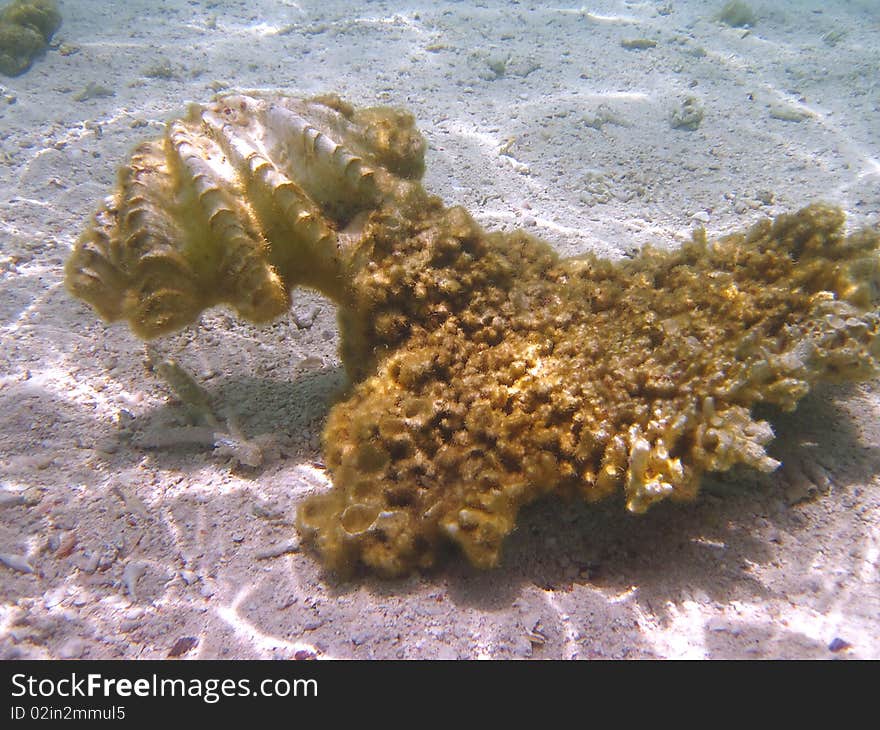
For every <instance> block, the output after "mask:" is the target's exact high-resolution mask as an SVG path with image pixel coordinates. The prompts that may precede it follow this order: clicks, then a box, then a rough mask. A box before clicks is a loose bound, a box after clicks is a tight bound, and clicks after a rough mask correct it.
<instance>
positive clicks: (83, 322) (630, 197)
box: [0, 0, 880, 659]
mask: <svg viewBox="0 0 880 730" xmlns="http://www.w3.org/2000/svg"><path fill="white" fill-rule="evenodd" d="M717 4H718V6H719V7H720V6H721V5H722V4H723V3H722V2H721V1H720V0H719V2H718V3H717ZM751 5H752V7H753V8H754V10H755V12H756V14H757V17H758V21H757V23H756V25H755V27H754V28H752V29H744V28H731V27H728V26H725V25H723V24H721V23H719V22H717V20H715V19H713V17H712V11H713V8H712V7H709V6H710V4H709V3H705V2H699V1H697V0H689V1H684V0H673V1H672V2H611V1H608V2H585V3H581V2H578V3H566V2H561V3H555V4H547V3H539V2H494V1H489V0H487V1H486V2H480V3H466V2H434V1H428V0H414V1H413V2H409V3H393V2H381V1H380V2H366V3H354V2H338V1H336V0H320V2H313V1H311V0H303V1H302V2H292V1H290V2H283V1H282V2H270V1H269V0H259V1H257V2H251V1H248V2H244V1H242V2H232V1H227V2H197V1H194V2H189V1H186V0H168V1H167V2H157V1H154V0H150V1H147V0H133V1H130V2H125V3H116V2H98V1H97V0H95V1H87V0H81V1H79V2H74V1H73V0H67V1H66V2H62V3H61V10H62V14H63V17H64V22H63V25H62V27H61V29H60V30H59V32H58V33H57V34H56V37H55V39H54V41H53V47H52V48H51V49H50V50H49V52H48V53H47V54H46V55H45V56H44V57H42V58H40V59H38V60H37V61H36V63H35V64H34V66H33V67H32V69H31V70H30V71H28V72H27V73H25V74H24V75H22V76H20V77H17V78H12V79H9V78H2V77H0V277H2V286H0V326H2V350H0V482H2V483H0V657H2V658H52V657H54V658H161V657H166V656H169V655H179V656H184V657H192V658H269V657H274V658H294V657H297V658H302V657H310V656H318V657H330V658H477V657H492V658H526V657H532V658H581V659H587V658H641V657H646V658H650V657H662V658H666V657H697V658H703V657H705V658H731V657H736V658H793V657H807V658H813V657H815V658H819V657H859V658H880V568H878V566H880V509H878V506H880V490H878V486H880V485H878V473H880V427H878V422H880V419H878V415H880V382H878V381H873V382H869V383H864V384H861V385H858V386H850V387H834V388H831V387H826V388H823V389H821V390H818V391H816V392H815V393H813V394H812V395H811V396H809V397H808V398H807V399H805V400H804V401H803V403H802V404H801V406H800V407H799V408H798V410H797V411H796V412H795V413H793V414H785V415H780V414H777V413H767V414H764V416H765V417H767V418H769V419H770V420H771V422H772V423H773V424H774V427H775V429H776V433H777V438H776V440H775V442H774V443H773V444H772V445H771V447H770V453H771V455H772V456H773V457H774V458H777V459H779V460H781V461H782V462H783V467H782V468H781V469H780V470H778V471H777V472H776V473H774V474H770V475H760V474H757V473H755V472H752V471H749V470H746V469H741V470H739V469H738V470H735V471H733V472H731V473H728V474H723V475H717V476H716V477H714V478H713V479H710V480H708V481H707V482H706V484H705V486H704V489H703V492H702V494H701V496H700V499H699V500H698V501H697V502H695V503H693V504H690V505H665V504H664V505H660V506H658V507H655V508H654V509H652V510H651V511H650V512H649V513H648V514H647V515H645V516H639V517H636V516H632V515H628V514H626V513H625V511H624V509H623V505H622V503H621V502H619V501H614V502H613V503H609V504H606V505H600V506H598V507H597V506H587V505H582V504H562V505H560V504H557V503H546V504H540V505H536V506H534V507H532V508H530V509H528V510H526V511H524V513H523V515H522V520H521V523H520V528H519V530H518V531H517V532H516V533H515V534H514V535H513V536H512V537H511V538H510V540H509V541H508V543H507V545H506V551H505V555H504V560H503V563H502V565H501V567H500V568H498V569H497V570H494V571H490V572H485V573H482V572H478V571H475V570H473V569H471V568H469V567H467V566H466V565H464V564H463V563H462V562H460V561H455V560H450V561H448V562H447V563H445V564H444V565H442V566H441V567H440V568H439V569H438V570H436V571H434V572H432V573H430V574H428V575H422V576H413V577H410V578H408V579H405V580H397V581H391V582H388V581H380V580H377V579H374V578H371V577H362V578H357V579H355V580H351V581H347V582H340V581H339V580H337V579H335V578H334V577H333V576H332V575H328V574H326V573H325V572H323V571H322V570H321V567H320V565H319V564H318V563H317V562H316V559H315V556H314V555H313V554H312V553H310V552H309V551H308V550H306V549H301V548H300V546H299V543H298V541H297V539H296V534H295V531H294V529H293V526H292V524H291V522H292V518H293V515H294V512H295V509H296V505H297V504H298V503H299V502H300V501H301V499H302V498H303V497H304V496H305V495H307V494H310V493H313V492H314V491H315V490H321V489H326V488H327V486H328V482H327V479H326V477H325V476H324V473H323V471H322V469H321V455H320V449H319V434H320V429H321V426H322V423H323V419H324V418H325V416H326V413H327V409H328V407H329V404H330V403H331V402H332V399H333V398H334V396H335V395H336V394H337V393H338V392H339V390H340V388H341V387H342V386H343V385H344V377H343V373H342V372H341V370H340V367H339V361H338V358H337V356H336V347H337V333H336V326H335V320H334V313H333V310H332V308H331V307H330V306H329V305H328V303H327V302H325V301H324V300H322V299H321V298H320V297H318V296H316V295H313V294H310V293H307V292H302V293H300V294H298V295H297V296H296V297H295V302H294V309H293V312H292V313H291V315H290V316H289V317H286V318H282V319H281V320H280V321H278V322H276V323H274V324H272V325H270V326H266V327H254V326H250V325H247V324H243V323H241V322H238V321H236V320H235V319H234V318H233V317H232V316H231V314H230V313H228V312H225V311H222V310H217V311H212V312H209V313H208V314H206V315H205V316H204V317H203V318H202V320H201V323H200V324H199V326H198V327H192V328H190V329H188V330H187V331H185V332H183V333H181V334H179V335H176V336H174V337H169V338H166V339H164V340H163V341H162V342H160V343H159V344H158V347H159V348H160V349H161V350H162V352H163V353H164V354H167V355H170V356H173V357H174V358H176V359H177V361H178V362H180V363H181V364H182V365H183V366H184V367H186V368H187V369H188V370H189V371H190V372H192V373H193V374H194V375H195V376H196V377H197V378H198V379H199V381H200V382H201V383H202V384H204V386H205V387H206V388H207V389H208V391H209V392H210V394H211V396H212V398H213V399H214V402H215V403H216V404H218V407H219V408H220V409H221V410H222V412H223V413H224V414H225V416H226V417H227V418H228V419H229V422H230V423H234V424H235V428H236V429H237V432H239V433H240V434H241V435H242V438H245V439H247V440H248V442H249V443H254V444H257V445H258V446H259V457H260V460H261V463H260V465H259V466H257V467H249V466H246V465H245V466H243V465H241V464H240V463H237V462H236V458H235V457H236V450H235V449H228V448H212V445H211V444H210V443H205V442H203V441H200V440H199V438H197V437H195V436H192V434H193V433H194V432H193V431H192V430H191V429H187V419H188V414H187V412H186V409H185V408H183V407H182V406H181V405H180V404H179V403H177V402H175V401H174V400H173V398H172V397H171V396H170V393H169V391H168V388H167V386H166V385H165V384H164V383H163V382H162V381H160V380H159V379H157V378H156V377H155V376H154V375H152V374H151V373H150V372H149V370H148V368H147V367H146V362H147V360H146V357H145V353H144V347H143V344H142V343H140V342H139V341H137V340H136V339H135V338H134V337H133V336H132V335H131V334H130V333H129V332H128V330H127V329H126V328H125V327H124V326H123V325H114V326H109V327H108V326H106V325H104V324H103V323H101V322H100V321H99V320H98V319H97V318H96V316H95V315H94V313H93V312H92V311H91V310H90V309H88V308H87V307H86V306H84V305H83V304H81V303H79V302H76V301H73V300H72V299H71V298H70V297H69V296H68V295H67V293H66V291H65V289H64V287H63V285H62V267H63V262H64V260H65V258H66V256H67V254H68V252H69V251H70V249H71V246H72V245H73V242H74V241H75V239H76V237H77V236H78V234H79V232H80V231H81V230H82V228H83V227H84V225H85V223H86V221H87V219H88V216H89V215H90V213H91V212H92V211H93V210H94V209H95V207H96V206H97V204H98V202H99V201H100V200H101V199H102V197H103V196H105V195H106V194H107V193H108V192H109V191H110V189H111V187H112V184H113V181H114V177H115V174H116V169H117V168H118V166H119V165H121V164H122V163H123V162H124V161H125V159H126V157H127V155H128V154H129V152H130V150H131V148H132V147H133V146H134V144H135V143H136V142H138V141H139V140H142V139H144V138H148V137H150V136H156V135H158V134H159V133H160V132H161V129H162V124H163V122H164V121H165V120H167V119H168V118H171V117H172V116H174V115H179V114H180V113H181V112H182V111H183V110H184V109H185V106H186V104H187V103H188V102H190V101H198V100H206V99H208V98H210V96H211V95H212V94H213V93H214V92H215V91H217V90H222V89H227V88H228V89H254V88H260V89H280V90H285V91H289V92H292V93H302V94H314V93H320V92H327V91H335V92H338V93H340V94H342V95H343V96H344V97H346V98H348V99H350V100H351V101H353V102H355V103H358V104H376V103H382V104H395V105H400V106H405V107H408V108H409V109H411V110H412V111H413V112H414V113H415V115H416V117H417V119H418V123H419V126H420V128H421V129H422V131H423V132H424V134H425V136H426V137H427V139H428V142H429V150H428V155H427V161H428V172H427V175H426V177H425V186H426V187H427V188H428V189H429V190H431V191H433V192H435V193H437V194H438V195H440V196H441V197H443V198H444V199H445V201H446V202H447V203H448V204H453V203H457V204H462V205H464V206H465V207H466V208H467V209H468V210H470V211H471V212H472V213H473V214H474V215H475V217H476V218H477V220H478V221H479V222H480V223H482V224H483V225H484V226H486V227H487V228H489V229H511V228H514V227H524V228H526V229H527V230H529V231H530V232H533V233H534V234H536V235H539V236H541V237H543V238H545V239H547V240H549V241H551V242H552V243H553V244H554V245H555V246H556V247H557V248H558V249H559V250H560V251H561V252H563V253H565V254H572V253H576V252H582V251H587V250H592V251H595V252H598V253H600V254H603V255H607V256H614V257H619V256H622V255H628V254H631V253H632V252H633V251H635V250H637V249H638V248H639V247H640V246H642V245H643V244H645V243H648V242H651V243H654V244H655V245H658V246H675V245H678V244H679V243H680V242H681V241H683V240H685V239H686V238H687V237H689V236H690V231H691V230H692V229H693V228H694V227H695V226H697V225H705V226H706V228H707V229H708V230H709V231H710V233H712V234H718V233H725V232H728V231H731V230H734V229H738V228H741V227H743V226H746V225H748V224H750V223H752V222H754V221H756V220H758V219H760V218H761V217H764V216H767V215H774V214H777V213H780V212H783V211H790V210H794V209H796V208H799V207H801V206H803V205H805V204H807V203H809V202H811V201H814V200H819V199H822V200H827V201H829V202H833V203H837V204H839V205H841V206H842V207H844V208H845V209H846V210H847V212H848V213H849V215H850V221H851V223H852V225H866V224H872V223H876V222H877V220H878V215H880V119H878V112H880V76H878V74H877V68H878V67H880V10H878V6H877V3H876V2H873V1H872V0H864V2H861V3H860V2H847V3H843V2H838V3H834V4H831V3H827V2H818V1H817V2H795V1H794V0H791V1H790V2H758V1H757V0H756V1H755V2H754V3H751ZM639 39H647V40H651V41H654V42H656V45H654V46H653V47H649V48H641V49H639V48H626V47H624V46H623V45H621V42H622V41H631V40H639ZM637 45H646V44H637ZM691 97H692V98H694V99H695V100H696V102H695V103H696V105H697V106H698V107H699V108H700V109H701V110H702V111H703V119H702V121H701V123H700V124H699V126H698V128H697V129H694V130H688V129H683V128H674V126H673V125H672V123H671V119H672V118H673V115H674V113H675V112H676V110H679V109H681V107H682V104H683V103H684V102H685V101H686V100H687V99H688V98H691ZM169 435H171V437H169Z"/></svg>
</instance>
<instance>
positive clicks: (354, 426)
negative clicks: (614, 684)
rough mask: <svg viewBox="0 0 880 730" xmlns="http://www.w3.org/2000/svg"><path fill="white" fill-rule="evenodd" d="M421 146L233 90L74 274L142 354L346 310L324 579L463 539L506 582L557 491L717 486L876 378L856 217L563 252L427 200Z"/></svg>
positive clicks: (123, 190)
mask: <svg viewBox="0 0 880 730" xmlns="http://www.w3.org/2000/svg"><path fill="white" fill-rule="evenodd" d="M424 149H425V145H424V141H423V139H422V138H421V136H420V135H419V133H418V132H417V130H416V129H415V126H414V122H413V118H412V117H411V116H410V115H409V114H407V113H405V112H401V111H398V110H394V109H389V108H373V109H363V110H355V109H353V108H352V107H351V106H349V105H347V104H345V103H344V102H342V101H340V100H339V99H338V98H336V97H323V98H318V99H311V100H299V99H293V98H289V97H284V96H269V95H254V94H252V95H229V96H223V97H220V98H218V99H217V100H215V101H214V102H213V103H211V104H208V105H204V106H194V107H193V108H192V109H191V110H190V112H189V114H188V116H187V117H186V118H185V119H183V120H179V121H173V122H171V123H170V124H169V125H168V128H167V132H166V134H165V136H164V137H162V138H161V139H159V140H156V141H153V142H149V143H146V144H143V145H141V146H140V147H139V148H137V150H136V151H135V153H134V156H133V157H132V160H131V162H130V163H129V165H128V166H127V167H125V168H124V169H123V170H122V172H121V174H120V182H119V188H118V190H117V191H116V193H115V194H114V195H113V196H112V197H111V198H110V199H108V201H107V203H106V204H105V206H104V207H103V208H102V209H101V210H100V211H99V212H98V213H97V215H96V217H95V219H94V221H93V224H92V225H91V226H90V227H89V228H88V229H87V230H86V232H85V233H84V235H83V236H82V238H81V239H80V241H79V243H78V244H77V246H76V249H75V251H74V253H73V255H72V256H71V258H70V260H69V262H68V265H67V285H68V287H69V289H70V290H71V291H72V292H73V293H74V294H75V295H77V296H79V297H81V298H83V299H85V300H87V301H88V302H90V303H91V304H92V305H93V306H94V307H95V308H96V309H97V310H98V312H99V313H100V314H101V315H102V316H103V317H105V318H106V319H111V320H112V319H118V318H124V319H127V320H128V321H129V323H130V325H131V327H132V329H133V330H134V331H135V332H136V333H138V334H139V335H141V336H143V337H153V336H156V335H159V334H162V333H164V332H168V331H171V330H173V329H175V328H178V327H181V326H183V325H185V324H187V323H189V322H192V321H194V320H195V319H196V317H197V316H198V314H199V312H200V311H201V310H202V309H203V308H204V307H207V306H211V305H214V304H218V303H226V304H229V305H231V306H232V307H233V308H235V309H236V310H237V311H238V312H239V314H241V316H243V317H245V318H247V319H249V320H252V321H264V320H267V319H270V318H272V317H275V316H277V315H279V314H281V313H282V312H284V311H286V309H287V307H288V301H289V299H288V298H289V292H290V290H291V289H292V288H293V287H296V286H307V287H312V288H315V289H317V290H319V291H321V292H323V293H324V294H326V295H327V296H328V297H329V298H331V299H332V300H333V301H334V302H336V304H337V306H338V312H339V326H340V332H341V336H342V346H341V350H342V352H341V354H342V359H343V362H344V364H345V366H346V368H347V371H348V373H349V374H350V376H351V379H352V385H351V388H350V391H349V393H348V395H347V397H346V398H345V399H344V400H342V401H341V402H339V403H338V404H337V405H336V406H335V407H334V408H333V409H332V411H331V413H330V415H329V418H328V422H327V425H326V429H325V432H324V453H325V460H326V464H327V467H328V470H329V472H330V474H331V476H332V478H333V483H334V486H333V488H332V489H331V490H330V491H329V492H327V493H326V494H321V495H317V496H314V497H311V498H310V499H308V500H307V501H306V502H305V503H304V504H303V505H302V506H301V508H300V510H299V514H298V518H297V524H298V526H299V529H300V530H301V532H302V533H303V534H304V535H305V536H306V537H307V538H308V539H309V540H310V541H311V543H312V544H313V545H314V546H315V547H316V548H317V550H318V552H319V553H320V555H321V556H322V558H323V560H324V561H325V563H326V564H327V565H328V566H330V567H331V568H334V569H336V570H340V571H345V570H349V569H351V568H353V567H355V566H356V565H358V564H363V565H366V566H368V567H369V568H371V569H373V570H375V571H377V572H379V573H381V574H383V575H398V574H402V573H406V572H408V571H410V570H412V569H414V568H422V567H427V566H430V565H432V564H433V563H434V562H435V561H436V559H437V556H438V554H439V551H440V549H441V547H442V546H443V545H444V544H448V543H454V544H456V545H458V546H459V548H460V549H461V550H462V551H463V552H464V554H465V555H466V556H467V558H468V559H469V560H470V561H471V562H472V563H473V564H474V565H476V566H479V567H490V566H493V565H496V564H497V563H498V560H499V556H500V551H501V547H502V543H503V541H504V538H505V536H506V535H508V534H509V533H510V532H511V531H512V530H513V529H514V526H515V523H516V517H517V512H518V510H519V508H520V507H521V506H523V505H525V504H527V503H529V502H531V501H533V500H535V499H537V498H539V497H542V496H545V495H555V496H561V497H571V496H577V495H580V496H581V497H583V498H584V499H586V500H589V501H594V500H599V499H602V498H605V497H609V496H611V495H615V494H622V496H623V498H624V499H625V502H626V506H627V508H628V509H629V510H631V511H633V512H642V511H644V510H646V509H647V508H648V507H649V506H650V505H652V504H654V503H655V502H657V501H659V500H663V499H673V500H688V499H692V498H694V496H695V495H696V494H697V490H698V486H699V482H700V478H701V476H702V475H703V474H704V473H705V472H709V471H723V470H726V469H729V468H730V467H731V466H733V465H734V464H737V463H742V464H747V465H750V466H752V467H755V468H757V469H760V470H763V471H770V470H772V469H774V468H776V466H778V464H777V462H776V461H774V460H773V459H772V458H771V457H769V456H768V455H767V453H766V452H765V450H764V447H765V445H766V444H767V443H768V441H770V439H771V438H772V436H773V432H772V430H771V428H770V426H769V424H768V423H766V422H765V421H761V420H756V419H754V418H753V417H752V414H751V409H752V407H753V406H754V405H756V404H759V403H768V404H773V405H776V406H778V407H780V408H782V409H784V410H790V409H793V408H794V407H795V406H796V404H797V402H798V400H799V399H800V398H802V397H803V396H804V395H805V394H806V393H807V392H808V391H809V390H810V388H811V387H812V386H813V385H814V384H815V383H817V382H818V381H821V380H826V381H840V380H858V379H864V378H868V377H871V376H873V375H875V374H876V373H877V372H878V358H880V337H878V332H880V317H878V314H877V312H876V306H877V300H878V298H880V256H878V246H880V235H878V233H877V232H876V231H874V230H868V229H866V230H862V231H859V232H855V233H852V234H850V235H846V234H845V232H844V215H843V213H842V212H841V211H840V210H839V209H837V208H834V207H831V206H828V205H823V204H814V205H812V206H809V207H807V208H805V209H803V210H801V211H800V212H798V213H795V214H791V215H783V216H780V217H779V218H777V219H776V220H774V221H763V222H761V223H758V224H757V225H755V226H754V227H752V228H751V229H749V230H747V231H745V232H743V233H739V234H735V235H730V236H727V237H724V238H722V239H720V240H717V241H713V242H710V241H708V240H707V238H706V236H705V234H704V233H702V232H698V233H697V234H695V236H694V239H693V240H692V241H691V242H689V243H687V244H686V245H684V246H683V247H682V248H680V249H679V250H676V251H671V252H665V251H659V250H654V249H652V248H647V249H646V250H644V251H643V252H642V253H641V255H639V256H638V257H637V258H635V259H633V260H626V261H621V262H610V261H606V260H601V259H598V258H596V257H593V256H590V255H587V256H581V257H576V258H571V259H560V258H559V256H558V255H557V254H556V253H555V252H554V251H553V249H552V248H551V247H550V246H549V245H548V244H546V243H544V242H542V241H540V240H537V239H535V238H532V237H530V236H528V235H527V234H525V233H523V232H519V231H518V232H513V233H509V234H502V233H488V232H485V231H483V230H482V229H481V228H480V227H479V226H478V225H477V224H476V223H475V222H474V221H473V220H472V219H471V217H470V216H469V215H468V214H467V212H465V211H464V210H463V209H461V208H459V207H452V208H447V207H444V206H443V204H442V202H441V201H440V200H439V199H437V198H436V197H433V196H430V195H428V194H427V193H426V192H425V191H424V190H423V188H422V187H421V185H420V183H419V178H420V176H421V173H422V171H423V167H424V165H423V155H424Z"/></svg>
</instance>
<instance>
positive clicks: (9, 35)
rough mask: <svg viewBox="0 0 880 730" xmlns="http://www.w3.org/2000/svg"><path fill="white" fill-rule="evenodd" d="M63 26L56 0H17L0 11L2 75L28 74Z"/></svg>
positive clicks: (0, 66) (0, 69)
mask: <svg viewBox="0 0 880 730" xmlns="http://www.w3.org/2000/svg"><path fill="white" fill-rule="evenodd" d="M60 25H61V13H59V12H58V6H57V4H56V3H55V0H14V1H13V2H12V3H10V4H9V5H7V6H6V7H5V8H3V10H0V73H3V74H6V75H7V76H17V75H18V74H21V73H24V72H25V71H27V70H28V69H29V68H30V66H31V63H32V62H33V60H34V58H35V57H36V56H37V55H39V54H40V53H42V52H43V51H44V50H45V48H46V45H47V44H48V43H49V41H50V40H51V38H52V36H53V34H54V33H55V31H56V30H58V26H60Z"/></svg>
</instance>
